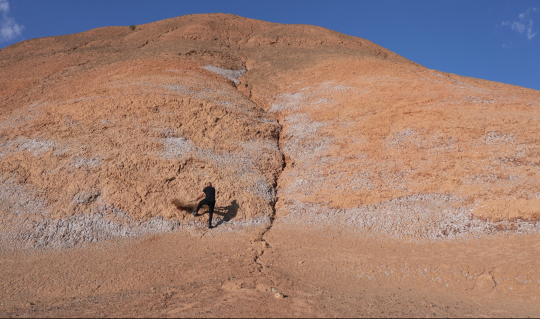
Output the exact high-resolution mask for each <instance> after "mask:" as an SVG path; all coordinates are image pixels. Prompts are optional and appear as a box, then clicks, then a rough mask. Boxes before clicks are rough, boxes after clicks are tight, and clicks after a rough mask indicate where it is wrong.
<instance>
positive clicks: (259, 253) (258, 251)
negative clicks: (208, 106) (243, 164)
mask: <svg viewBox="0 0 540 319" xmlns="http://www.w3.org/2000/svg"><path fill="white" fill-rule="evenodd" d="M246 73H247V72H246ZM243 75H245V74H243ZM232 84H233V86H234V88H235V89H236V90H238V92H240V93H241V94H242V95H243V96H244V97H246V98H247V99H248V100H250V101H251V102H252V103H253V104H255V105H257V106H258V107H259V108H260V109H261V110H263V111H264V112H265V113H267V114H268V112H267V111H265V110H264V109H263V108H262V107H260V106H259V104H257V103H256V102H255V101H254V100H253V99H252V98H251V96H252V94H251V89H250V90H249V96H248V95H247V94H246V93H245V92H242V91H241V90H239V89H238V86H239V85H240V84H241V83H234V82H233V83H232ZM243 84H246V83H243ZM274 118H275V120H276V122H277V123H278V125H279V132H278V134H277V140H276V145H277V149H278V150H279V153H280V154H281V159H282V162H283V164H282V167H281V171H280V172H279V174H278V175H277V177H276V180H275V184H274V185H273V186H274V189H275V190H276V195H275V198H274V201H273V202H272V203H271V204H272V214H271V215H270V221H269V224H268V226H266V227H265V229H264V230H263V231H262V232H261V233H260V234H259V235H258V236H257V237H255V238H253V239H252V240H251V244H252V245H257V243H261V244H262V245H261V244H259V246H261V247H260V249H256V250H255V251H256V254H255V257H254V258H253V262H254V263H255V265H256V269H257V270H258V272H259V274H261V275H263V276H265V277H266V278H268V279H269V280H270V281H271V282H272V283H273V284H275V282H274V280H272V278H270V276H268V274H265V273H264V272H263V271H262V270H263V268H264V265H263V264H262V262H261V261H260V258H261V257H262V256H263V255H264V253H265V252H266V250H267V249H268V248H271V247H272V246H271V245H270V244H269V243H268V242H267V241H266V239H265V235H266V234H267V233H268V232H269V231H270V230H271V229H272V226H273V225H274V221H275V218H276V204H277V201H278V197H277V189H278V181H279V177H280V176H281V173H282V172H283V170H285V167H286V166H287V162H286V157H285V154H284V153H283V152H282V150H281V147H280V137H281V131H282V129H283V126H282V125H281V123H280V122H279V119H278V118H277V117H275V116H274Z"/></svg>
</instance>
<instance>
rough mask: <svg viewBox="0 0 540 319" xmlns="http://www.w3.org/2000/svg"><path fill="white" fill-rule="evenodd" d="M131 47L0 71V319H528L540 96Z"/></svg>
mask: <svg viewBox="0 0 540 319" xmlns="http://www.w3.org/2000/svg"><path fill="white" fill-rule="evenodd" d="M138 27H139V28H137V29H135V30H130V29H129V28H128V27H106V28H99V29H95V30H90V31H87V32H83V33H79V34H72V35H66V36H61V37H50V38H41V39H32V40H28V41H23V42H20V43H17V44H15V45H12V46H10V47H7V48H4V49H2V50H0V74H1V76H0V264H1V270H0V293H1V296H0V315H3V316H246V317H247V316H280V317H290V316H305V317H308V316H441V317H444V316H539V315H540V311H539V308H538V304H540V303H539V302H538V300H537V298H538V296H539V291H538V290H539V287H540V272H539V270H538V269H540V267H538V266H539V265H538V261H537V256H538V252H539V249H540V248H539V246H538V243H537V242H538V236H540V235H539V234H540V191H539V189H540V179H539V178H538V177H539V176H538V166H539V165H540V145H539V142H538V139H537V132H538V131H539V130H540V111H539V107H540V92H538V91H535V90H530V89H524V88H521V87H516V86H511V85H506V84H502V83H495V82H490V81H484V80H479V79H473V78H467V77H462V76H458V75H455V74H447V73H442V72H438V71H434V70H429V69H427V68H425V67H423V66H421V65H418V64H416V63H414V62H412V61H408V60H406V59H404V58H403V57H401V56H399V55H398V54H396V53H393V52H390V51H388V50H386V49H384V48H382V47H380V46H378V45H376V44H374V43H372V42H370V41H368V40H365V39H361V38H355V37H350V36H346V35H343V34H339V33H337V32H333V31H331V30H327V29H324V28H320V27H314V26H306V25H282V24H275V23H268V22H264V21H257V20H251V19H246V18H242V17H238V16H233V15H226V14H210V15H188V16H182V17H177V18H172V19H167V20H164V21H158V22H154V23H150V24H147V25H143V26H138ZM207 181H211V182H212V183H213V184H214V185H215V186H216V188H217V190H218V197H217V214H216V219H215V223H217V225H218V227H217V228H215V229H213V230H211V231H206V229H204V227H203V225H204V224H205V223H206V215H205V214H204V211H203V214H202V215H199V216H197V217H193V216H191V214H189V212H188V211H189V210H190V209H191V208H192V207H193V203H189V202H188V201H189V200H191V199H193V198H194V197H196V196H197V195H198V194H199V193H200V190H201V188H202V186H203V185H204V183H205V182H207ZM276 296H277V298H276Z"/></svg>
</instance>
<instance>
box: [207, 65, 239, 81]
mask: <svg viewBox="0 0 540 319" xmlns="http://www.w3.org/2000/svg"><path fill="white" fill-rule="evenodd" d="M203 69H206V70H208V71H210V72H214V73H217V74H219V75H221V76H222V77H224V78H227V79H229V80H231V81H233V82H234V84H238V83H240V81H239V80H238V78H240V77H241V76H242V75H243V74H244V73H246V69H239V70H229V69H223V68H220V67H217V66H213V65H207V66H205V67H203Z"/></svg>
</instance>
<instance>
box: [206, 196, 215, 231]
mask: <svg viewBox="0 0 540 319" xmlns="http://www.w3.org/2000/svg"><path fill="white" fill-rule="evenodd" d="M215 205H216V202H208V213H209V214H210V216H208V227H212V216H213V215H214V206H215Z"/></svg>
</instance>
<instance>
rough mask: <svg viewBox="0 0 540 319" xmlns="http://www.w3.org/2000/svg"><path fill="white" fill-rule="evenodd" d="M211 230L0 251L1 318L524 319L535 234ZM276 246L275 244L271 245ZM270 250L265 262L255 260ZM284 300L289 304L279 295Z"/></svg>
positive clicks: (530, 303) (532, 292) (531, 293)
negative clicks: (383, 235)
mask: <svg viewBox="0 0 540 319" xmlns="http://www.w3.org/2000/svg"><path fill="white" fill-rule="evenodd" d="M259 234H260V229H245V230H244V231H241V232H234V233H224V232H219V227H218V228H217V229H216V232H215V233H212V231H210V232H207V231H206V230H200V231H194V232H192V233H191V234H189V233H173V234H164V235H154V236H148V237H144V238H141V239H139V240H136V241H127V240H121V241H117V242H114V243H98V244H91V245H90V246H89V247H85V248H74V249H70V250H67V251H61V252H58V251H51V252H47V253H35V252H34V253H28V252H27V253H23V252H13V251H11V252H3V253H2V260H1V262H2V273H1V277H0V287H1V289H2V290H1V293H2V301H1V305H0V314H1V316H2V317H42V316H46V317H57V316H66V317H71V316H81V317H84V316H86V317H88V316H92V317H100V316H107V317H110V316H113V317H132V316H144V317H253V316H257V317H335V316H337V317H358V316H362V317H366V316H367V317H394V316H399V317H402V316H405V317H418V316H419V317H527V316H533V317H535V316H538V315H539V314H540V306H539V305H540V302H539V300H538V298H539V297H538V296H539V291H538V290H539V285H538V277H537V276H538V273H537V269H538V266H539V265H538V261H537V260H535V259H533V258H530V257H531V256H535V255H537V254H538V253H539V252H540V245H539V244H538V242H539V241H538V238H537V237H536V236H529V237H528V236H522V237H509V238H504V239H501V238H498V239H493V238H492V239H484V240H478V239H476V240H469V241H462V242H452V243H437V244H423V245H419V244H411V243H403V242H395V241H392V240H381V239H380V238H378V239H377V238H373V237H371V238H369V237H364V238H358V237H357V236H356V237H354V236H351V235H350V234H347V232H346V230H341V231H337V232H336V230H335V229H331V230H326V231H325V230H319V231H317V232H313V231H310V230H304V229H301V230H299V229H293V230H291V229H283V228H282V227H279V226H277V227H276V228H275V229H271V230H270V231H269V232H268V233H266V235H265V236H264V239H265V241H266V242H261V241H258V239H257V237H258V235H259ZM266 245H268V247H265V246H266ZM261 252H262V256H261V257H258V256H259V255H260V254H261ZM276 293H277V294H279V293H281V294H283V295H284V298H276V296H275V295H276Z"/></svg>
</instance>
